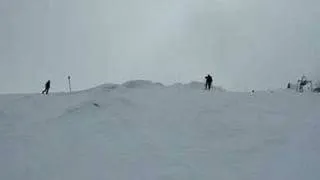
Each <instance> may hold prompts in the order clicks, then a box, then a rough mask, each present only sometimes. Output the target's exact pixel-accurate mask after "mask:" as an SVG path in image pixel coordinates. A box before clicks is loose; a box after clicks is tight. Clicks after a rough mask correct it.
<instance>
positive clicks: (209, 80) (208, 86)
mask: <svg viewBox="0 0 320 180" xmlns="http://www.w3.org/2000/svg"><path fill="white" fill-rule="evenodd" d="M205 79H206V85H205V89H206V90H210V89H211V86H212V81H213V79H212V76H210V74H208V75H207V76H206V77H205Z"/></svg>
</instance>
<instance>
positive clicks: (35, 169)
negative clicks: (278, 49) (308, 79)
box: [0, 81, 320, 180]
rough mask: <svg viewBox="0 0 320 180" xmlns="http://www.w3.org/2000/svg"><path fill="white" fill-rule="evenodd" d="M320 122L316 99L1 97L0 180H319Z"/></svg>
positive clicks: (100, 92)
mask: <svg viewBox="0 0 320 180" xmlns="http://www.w3.org/2000/svg"><path fill="white" fill-rule="evenodd" d="M198 87H199V88H198ZM319 120H320V97H319V95H318V94H312V93H305V94H299V93H296V92H293V91H289V90H277V91H274V92H273V91H268V92H267V91H266V92H256V93H254V94H250V93H240V92H226V91H224V90H222V89H221V88H216V89H215V90H213V91H210V92H209V91H204V90H203V85H201V84H200V83H191V84H189V85H182V84H175V85H173V86H163V85H161V84H156V83H152V82H149V81H131V82H127V83H125V84H122V85H116V84H107V85H102V86H99V87H97V88H93V89H89V90H86V91H81V92H75V93H72V94H67V93H56V94H50V95H49V96H44V95H39V94H25V95H24V94H22V95H1V96H0V179H1V180H102V179H110V180H188V179H189V180H319V179H320V140H319V138H320V123H319Z"/></svg>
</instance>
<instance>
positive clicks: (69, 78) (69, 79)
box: [68, 76, 71, 93]
mask: <svg viewBox="0 0 320 180" xmlns="http://www.w3.org/2000/svg"><path fill="white" fill-rule="evenodd" d="M68 81H69V91H70V93H71V77H70V76H68Z"/></svg>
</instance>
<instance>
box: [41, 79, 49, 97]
mask: <svg viewBox="0 0 320 180" xmlns="http://www.w3.org/2000/svg"><path fill="white" fill-rule="evenodd" d="M49 89H50V80H49V81H47V83H46V85H45V89H44V90H43V91H42V94H44V93H46V94H48V93H49Z"/></svg>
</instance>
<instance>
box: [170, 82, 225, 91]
mask: <svg viewBox="0 0 320 180" xmlns="http://www.w3.org/2000/svg"><path fill="white" fill-rule="evenodd" d="M172 86H173V87H176V88H189V89H198V90H200V89H204V88H205V83H204V82H199V81H192V82H190V83H187V84H182V83H176V84H174V85H172ZM212 88H213V90H215V91H219V92H226V90H225V89H224V88H222V87H220V86H215V85H213V87H212Z"/></svg>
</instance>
